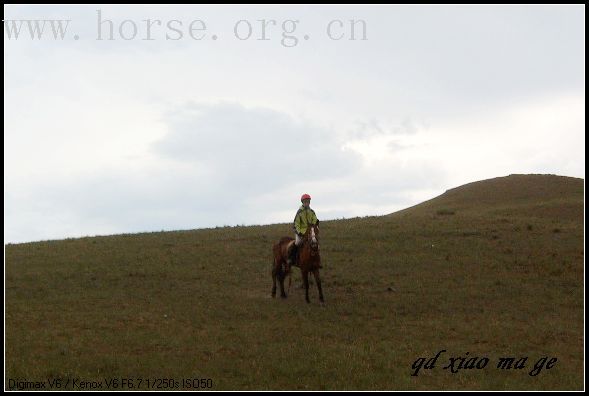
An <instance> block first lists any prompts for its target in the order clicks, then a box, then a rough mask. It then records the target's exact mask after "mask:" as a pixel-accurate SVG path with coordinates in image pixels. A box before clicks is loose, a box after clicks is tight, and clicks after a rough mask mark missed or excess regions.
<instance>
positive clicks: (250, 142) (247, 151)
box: [153, 103, 360, 196]
mask: <svg viewBox="0 0 589 396" xmlns="http://www.w3.org/2000/svg"><path fill="white" fill-rule="evenodd" d="M164 122H165V123H166V124H167V125H168V128H169V132H168V134H167V135H166V136H165V137H163V138H162V139H161V140H160V141H158V142H156V143H155V144H154V146H153V149H154V151H155V152H156V153H158V154H160V155H162V156H164V157H167V158H170V159H174V160H177V161H183V162H188V163H191V164H194V165H195V166H197V167H199V168H202V169H207V170H208V171H209V172H211V174H212V175H211V176H212V177H213V178H214V179H215V184H216V185H217V186H218V188H219V189H226V191H234V192H235V193H238V194H240V195H241V196H244V194H245V195H249V194H258V193H259V191H269V190H273V189H276V188H280V187H282V186H284V185H285V184H288V183H295V182H299V181H304V180H329V179H333V178H337V177H341V176H344V175H346V174H348V173H350V172H351V171H352V170H354V169H355V168H356V167H358V166H359V165H360V156H359V155H357V154H356V153H354V152H347V151H344V150H343V141H341V140H340V137H339V135H338V134H337V133H336V132H334V131H330V130H327V129H324V128H320V127H317V126H314V125H311V124H310V123H307V122H304V121H301V120H297V119H294V118H292V117H290V116H289V115H287V114H284V113H281V112H278V111H275V110H271V109H268V108H261V107H256V108H246V107H244V106H242V105H240V104H236V103H219V104H214V105H211V104H190V105H186V106H184V107H182V108H180V109H178V110H176V111H175V112H174V113H172V114H169V115H167V116H166V117H164Z"/></svg>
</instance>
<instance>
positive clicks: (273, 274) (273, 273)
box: [272, 262, 276, 298]
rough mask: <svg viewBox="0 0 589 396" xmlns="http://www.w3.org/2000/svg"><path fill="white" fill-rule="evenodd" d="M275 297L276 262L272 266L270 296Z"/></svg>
mask: <svg viewBox="0 0 589 396" xmlns="http://www.w3.org/2000/svg"><path fill="white" fill-rule="evenodd" d="M274 297H276V262H275V263H274V265H273V266H272V298H274Z"/></svg>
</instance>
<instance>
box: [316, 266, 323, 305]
mask: <svg viewBox="0 0 589 396" xmlns="http://www.w3.org/2000/svg"><path fill="white" fill-rule="evenodd" d="M313 276H314V277H315V282H317V289H318V290H319V301H321V302H322V303H323V302H325V300H324V299H323V289H322V288H321V277H320V276H319V270H318V269H315V270H313Z"/></svg>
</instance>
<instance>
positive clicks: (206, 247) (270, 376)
mask: <svg viewBox="0 0 589 396" xmlns="http://www.w3.org/2000/svg"><path fill="white" fill-rule="evenodd" d="M583 206H584V181H583V180H582V179H575V178H569V177H559V176H552V175H511V176H508V177H503V178H497V179H492V180H485V181H481V182H476V183H471V184H468V185H464V186H462V187H458V188H455V189H452V190H449V191H447V192H446V193H444V194H443V195H441V196H440V197H437V198H435V199H432V200H430V201H427V202H424V203H422V204H420V205H417V206H414V207H412V208H409V209H406V210H403V211H400V212H397V213H393V214H391V215H387V216H381V217H366V218H356V219H350V220H338V221H325V222H322V229H321V232H322V234H321V237H322V239H321V255H322V261H323V265H324V269H323V271H322V280H323V288H324V293H325V297H326V302H327V304H326V306H325V307H320V306H319V304H318V297H317V290H316V288H314V287H315V285H312V286H311V292H310V295H311V300H312V302H311V304H306V303H305V302H304V292H303V290H301V289H299V288H298V285H299V280H300V275H299V274H298V272H295V275H294V276H293V281H294V282H293V283H294V284H293V289H292V290H291V294H290V296H289V298H288V299H286V300H281V299H271V298H270V289H271V284H272V282H271V276H270V264H271V259H272V256H271V246H272V244H273V243H274V242H275V241H276V240H278V239H279V238H280V237H281V236H283V235H288V234H290V230H291V227H290V224H276V225H269V226H261V227H224V228H217V229H207V230H195V231H182V232H165V233H147V234H135V235H117V236H108V237H94V238H81V239H68V240H63V241H48V242H38V243H28V244H18V245H7V246H6V247H5V272H6V274H5V279H6V287H5V296H6V302H5V315H6V316H5V318H6V319H5V329H6V336H5V345H6V355H5V361H6V372H5V380H6V385H7V386H8V385H9V379H13V380H19V381H21V384H22V381H45V383H46V385H45V386H46V388H49V386H50V383H49V382H48V380H51V379H54V378H59V379H63V381H62V383H61V386H62V387H66V385H67V389H80V384H81V382H80V381H94V386H98V385H100V386H101V388H100V389H101V390H106V389H113V388H114V389H119V390H121V389H123V390H129V389H138V388H140V389H148V387H149V388H151V389H165V388H167V389H190V388H188V387H187V385H188V384H190V385H191V386H192V387H193V388H194V387H195V383H194V382H192V381H189V382H188V383H187V382H184V380H185V379H211V380H212V388H211V389H213V390H229V389H241V390H257V389H262V390H281V389H300V390H307V389H312V390H321V389H327V390H335V389H340V390H355V389H360V390H423V389H439V390H450V389H457V390H466V389H472V390H491V389H496V390H515V389H535V390H555V389H564V390H581V389H583V366H584V360H583V341H584V340H583V314H584V297H583V290H584V282H583V265H584V244H583V236H584V228H583V213H584V212H583ZM318 214H319V215H320V211H319V213H318ZM441 350H445V352H443V353H442V354H441V355H440V357H439V359H438V361H437V363H436V365H435V367H434V368H433V369H424V368H422V369H421V370H420V371H419V372H418V375H416V376H413V375H411V374H412V373H414V372H415V369H414V368H412V365H414V362H416V361H417V359H419V358H427V359H429V358H431V357H433V356H435V355H436V353H438V352H439V351H441ZM450 357H452V358H456V357H464V358H465V360H466V359H472V358H473V357H478V359H477V360H476V362H479V363H480V362H484V360H482V359H483V358H487V359H488V365H487V366H486V367H484V368H482V369H476V368H472V369H463V370H459V371H458V372H456V373H452V372H451V371H450V369H444V367H446V366H447V365H448V362H449V358H450ZM502 357H513V358H515V361H518V360H519V361H520V364H521V365H523V366H524V368H521V369H516V368H514V367H512V368H511V369H498V368H496V367H497V362H498V360H499V358H502ZM524 357H527V359H526V360H523V358H524ZM544 357H546V358H547V359H545V360H544V362H547V360H549V359H551V358H556V359H557V360H556V362H555V363H554V361H553V365H554V366H553V367H552V368H550V369H546V368H544V369H543V370H542V371H540V373H539V374H538V375H535V376H532V375H530V372H532V370H533V368H534V365H535V364H536V362H538V361H539V360H540V359H541V358H544ZM470 363H471V364H472V363H473V361H472V360H471V361H470ZM456 365H458V363H456ZM467 366H469V365H467ZM68 379H69V380H70V381H69V382H67V381H68ZM73 379H77V380H78V382H76V383H72V381H71V380H73ZM164 379H166V381H163V380H164ZM113 380H117V381H118V382H113ZM128 380H132V382H131V383H130V382H129V381H128ZM140 380H141V381H140ZM148 380H150V382H149V383H148ZM55 384H56V383H55V382H53V385H55ZM200 384H203V385H205V386H207V385H208V384H210V383H208V384H207V382H206V381H205V382H201V383H200ZM90 385H91V384H90ZM115 385H116V387H115ZM23 386H24V385H23ZM72 386H74V387H73V388H72ZM76 386H77V387H78V388H76ZM199 386H200V385H199Z"/></svg>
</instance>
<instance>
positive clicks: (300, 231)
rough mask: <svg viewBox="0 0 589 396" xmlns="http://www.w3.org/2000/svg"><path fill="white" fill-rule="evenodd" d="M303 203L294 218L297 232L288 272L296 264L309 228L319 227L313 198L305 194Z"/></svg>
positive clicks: (289, 258)
mask: <svg viewBox="0 0 589 396" xmlns="http://www.w3.org/2000/svg"><path fill="white" fill-rule="evenodd" d="M301 202H302V205H301V207H300V208H299V210H298V211H297V214H296V216H295V218H294V226H293V228H294V231H295V243H293V246H292V248H291V251H290V254H289V255H288V259H287V264H288V268H287V270H288V269H289V268H290V266H291V265H293V263H295V262H296V257H297V250H298V248H299V247H300V246H301V244H302V243H303V236H304V235H305V232H307V228H308V227H309V226H310V225H314V224H317V225H319V220H317V216H316V215H315V211H314V210H313V209H311V207H310V205H311V196H310V195H309V194H303V195H302V196H301Z"/></svg>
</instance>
